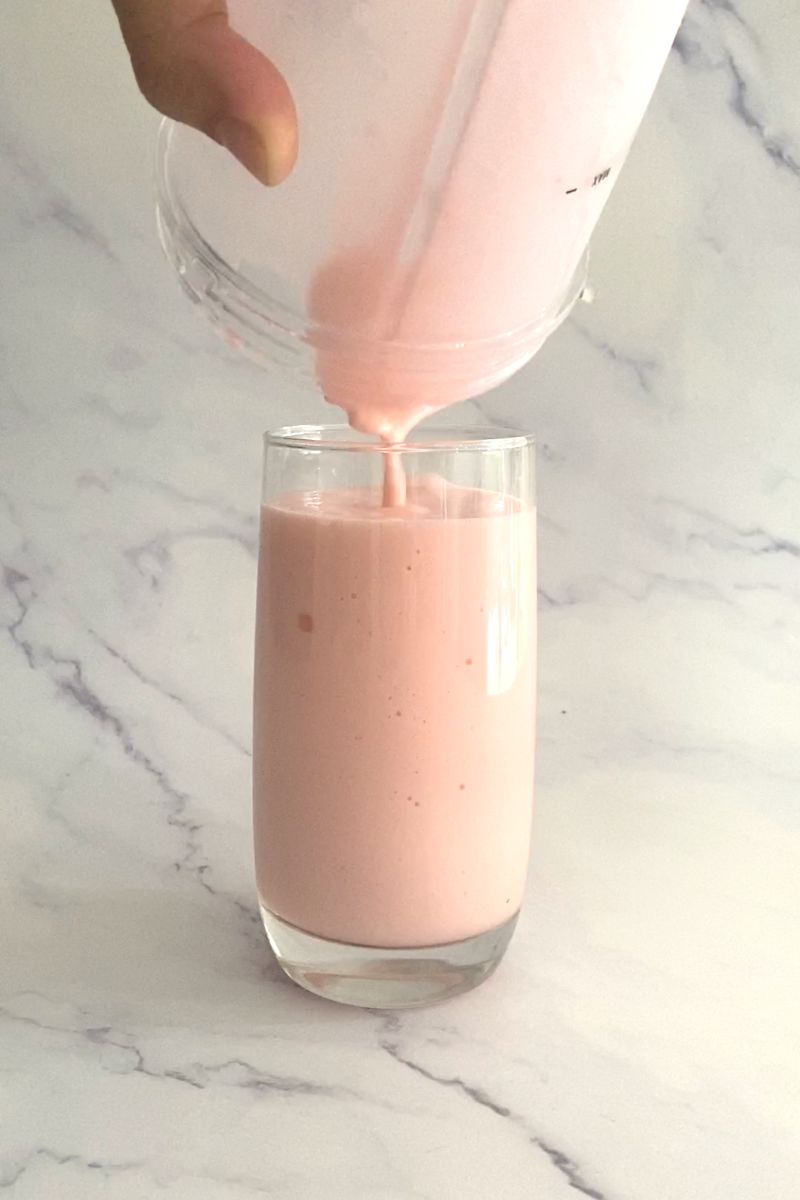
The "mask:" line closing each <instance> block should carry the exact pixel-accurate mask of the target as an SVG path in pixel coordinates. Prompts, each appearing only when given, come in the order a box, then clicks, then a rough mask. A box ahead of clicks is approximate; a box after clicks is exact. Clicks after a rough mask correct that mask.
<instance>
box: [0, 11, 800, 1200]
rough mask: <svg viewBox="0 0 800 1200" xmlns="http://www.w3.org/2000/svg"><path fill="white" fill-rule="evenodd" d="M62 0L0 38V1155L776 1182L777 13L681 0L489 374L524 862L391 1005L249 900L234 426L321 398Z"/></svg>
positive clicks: (177, 1196) (789, 107) (1, 1172)
mask: <svg viewBox="0 0 800 1200" xmlns="http://www.w3.org/2000/svg"><path fill="white" fill-rule="evenodd" d="M80 8H81V13H80V16H78V15H77V8H76V6H75V5H67V4H64V5H57V4H53V3H52V0H25V3H24V4H23V3H18V4H11V5H8V4H7V5H6V6H5V9H4V13H3V31H2V37H1V39H0V197H2V199H1V201H0V264H2V277H3V288H2V296H1V297H0V436H1V441H0V564H1V565H2V590H0V684H1V686H0V738H1V739H2V742H1V748H0V805H1V806H2V829H3V836H2V840H1V841H0V864H1V865H0V1008H1V1009H2V1023H1V1024H0V1191H2V1193H3V1194H4V1195H5V1194H8V1195H10V1196H13V1197H14V1200H41V1198H44V1197H46V1198H47V1200H61V1198H63V1197H69V1198H70V1200H71V1198H73V1197H75V1198H80V1200H94V1198H95V1197H110V1198H112V1200H149V1198H150V1197H162V1196H164V1197H169V1198H170V1200H173V1198H174V1200H184V1198H186V1200H189V1198H191V1200H255V1198H256V1197H260V1196H274V1197H281V1198H283V1197H286V1198H287V1200H295V1198H298V1200H306V1198H312V1200H317V1198H319V1200H340V1198H341V1200H361V1198H365V1200H366V1198H369V1200H410V1198H412V1197H414V1198H417V1200H443V1198H444V1200H451V1198H453V1200H456V1198H457V1200H469V1198H473V1197H474V1198H476V1200H477V1198H479V1200H523V1198H524V1200H562V1198H563V1200H568V1198H569V1197H571V1196H573V1195H574V1196H576V1197H577V1196H589V1197H594V1198H595V1200H788V1198H789V1197H791V1196H794V1195H797V1194H798V1189H800V1182H798V1180H800V1130H799V1128H798V1127H799V1126H800V972H799V971H798V948H799V947H800V912H799V910H800V794H799V793H800V682H799V681H800V636H799V635H800V408H798V401H797V395H798V380H800V324H799V323H798V312H800V88H798V84H797V82H796V70H797V48H798V45H800V4H798V2H797V0H714V2H713V3H712V0H705V2H697V0H695V4H694V8H693V9H692V11H691V15H690V17H689V19H688V21H687V23H686V25H685V27H684V30H683V32H682V34H681V37H680V40H679V43H678V48H677V50H676V52H675V53H673V55H672V56H671V59H670V62H669V65H668V68H667V72H666V75H665V77H664V79H663V82H662V86H661V88H660V91H659V93H658V97H657V100H656V102H655V104H654V106H653V108H652V110H651V113H650V115H649V117H648V120H647V123H646V126H645V128H644V130H643V132H642V135H641V138H640V140H639V142H638V144H637V147H636V150H635V153H634V155H633V158H632V160H631V163H630V165H629V167H628V170H627V173H626V175H625V178H624V181H623V182H622V183H621V185H620V187H619V189H618V191H617V193H616V195H615V198H614V200H613V202H612V204H611V207H610V209H609V211H608V213H607V216H606V218H605V221H604V224H603V227H602V232H601V234H600V236H599V237H598V239H597V243H596V252H595V259H594V283H595V286H596V292H597V295H596V300H595V303H594V305H593V306H592V307H591V308H590V307H583V308H582V309H581V311H580V312H579V313H578V314H577V315H576V316H575V318H574V319H573V320H572V321H571V322H570V324H569V325H568V326H567V327H565V328H564V329H563V330H562V331H561V332H560V333H559V334H558V336H557V337H556V338H555V339H554V340H553V341H552V342H551V344H550V345H549V346H548V347H547V348H546V349H545V351H544V352H543V353H542V354H541V356H540V358H539V359H538V361H537V362H535V363H534V364H533V365H532V367H531V368H530V369H528V370H527V371H525V372H524V374H523V375H522V376H521V377H519V378H517V379H516V380H515V381H514V382H513V383H512V384H511V385H509V386H507V387H506V388H504V389H502V390H501V391H500V392H498V393H496V394H494V395H492V396H490V397H488V398H486V399H485V400H484V402H483V403H482V405H481V407H482V408H483V409H484V410H485V412H486V413H488V414H490V415H491V416H492V417H494V418H497V419H506V420H510V421H514V422H525V423H528V424H531V423H532V424H533V425H534V426H535V427H536V428H537V429H538V431H539V434H540V438H541V457H540V498H541V510H542V522H541V528H542V548H541V574H542V596H541V605H542V621H541V664H542V665H541V718H540V754H539V782H538V801H537V817H536V823H535V849H534V859H533V873H532V877H531V883H530V893H529V897H528V905H527V911H526V913H525V916H524V920H523V922H522V925H521V928H520V930H519V933H518V936H517V939H516V942H515V945H514V947H513V950H512V952H511V954H510V956H509V958H508V960H507V962H506V964H505V966H504V967H503V969H502V970H501V972H500V973H499V974H498V976H497V977H496V978H495V979H494V980H493V981H492V982H491V983H490V984H488V985H487V986H486V987H485V988H483V989H482V990H480V991H479V992H477V993H474V994H473V995H471V996H469V997H465V998H463V999H461V1000H459V1001H457V1002H454V1003H451V1004H449V1005H447V1006H445V1007H442V1008H439V1009H434V1010H431V1011H428V1012H422V1013H417V1014H413V1015H405V1016H402V1017H399V1018H394V1017H393V1018H386V1017H384V1016H381V1015H375V1014H370V1013H362V1012H353V1011H346V1010H340V1009H338V1008H336V1007H334V1006H332V1005H328V1004H325V1003H324V1002H321V1001H317V1000H315V999H314V998H312V997H309V996H306V995H304V994H302V993H301V992H299V991H298V990H296V989H295V988H293V987H292V986H291V985H289V984H287V983H285V982H284V981H283V980H282V979H281V978H280V977H279V974H278V972H277V970H276V968H275V966H274V964H273V963H272V962H271V961H270V958H269V955H268V953H267V950H266V947H265V943H264V940H263V938H262V936H261V933H260V930H259V928H258V925H257V921H256V918H255V915H254V911H253V887H252V879H251V861H250V845H249V839H250V832H249V770H250V763H249V742H250V733H249V688H250V669H251V636H252V613H253V599H254V568H255V560H254V553H255V536H256V527H255V512H256V505H257V499H258V488H259V455H260V445H259V436H258V435H259V433H260V431H261V429H262V428H263V427H265V426H267V425H271V424H276V423H278V422H281V421H283V420H285V419H287V418H292V419H305V418H307V419H313V418H315V417H316V416H317V415H318V414H319V412H320V406H319V405H318V404H317V402H316V401H315V400H314V399H313V398H311V397H308V396H303V395H300V394H291V393H290V392H289V391H287V389H286V388H284V387H282V386H280V385H279V384H277V383H276V382H274V381H271V380H268V379H265V378H263V377H262V376H261V374H260V373H259V372H258V371H257V370H256V369H255V368H254V367H252V366H250V365H248V364H246V363H245V362H243V361H240V360H239V359H237V358H235V357H234V356H233V355H232V354H231V352H229V351H228V350H227V349H226V348H225V347H223V346H222V345H221V344H220V343H218V342H217V341H216V339H215V337H214V335H213V334H212V332H210V330H209V329H208V328H206V326H205V324H204V323H203V322H202V321H201V319H200V317H199V316H198V315H197V314H196V313H194V312H192V311H191V310H190V308H189V306H188V305H186V303H185V301H184V300H183V298H182V296H181V295H180V293H179V290H178V288H177V286H176V285H175V283H174V282H173V280H172V279H171V278H170V275H169V272H168V270H167V267H166V265H165V264H164V263H163V262H162V259H161V256H160V252H159V249H158V246H157V242H156V235H155V231H154V227H153V221H152V201H151V180H150V171H151V144H152V137H153V131H154V124H155V122H154V118H153V117H152V115H151V114H150V113H149V112H148V111H147V110H146V108H145V107H144V106H143V105H142V104H140V103H138V101H137V97H136V95H135V92H134V88H133V85H132V83H131V82H130V79H129V77H128V73H127V69H126V64H125V62H124V59H123V57H122V53H121V48H120V45H119V42H118V38H117V35H116V33H115V29H114V26H113V23H112V20H111V17H110V15H109V12H108V11H107V10H108V6H107V5H106V4H103V3H100V2H99V0H96V2H95V3H94V4H92V5H81V6H80ZM463 415H464V414H463V413H462V414H457V416H458V417H459V418H463Z"/></svg>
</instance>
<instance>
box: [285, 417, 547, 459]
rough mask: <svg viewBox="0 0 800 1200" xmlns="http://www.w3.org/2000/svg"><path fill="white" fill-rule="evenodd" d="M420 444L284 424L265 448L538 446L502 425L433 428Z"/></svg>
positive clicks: (342, 428) (388, 450) (344, 428)
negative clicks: (382, 440) (370, 438)
mask: <svg viewBox="0 0 800 1200" xmlns="http://www.w3.org/2000/svg"><path fill="white" fill-rule="evenodd" d="M412 437H414V438H421V439H424V440H420V441H416V440H413V441H407V440H406V441H403V442H391V443H389V442H381V441H375V440H368V439H367V438H366V437H365V438H364V440H363V441H361V440H359V435H358V434H357V432H356V431H355V430H354V429H352V428H351V427H350V426H349V425H346V424H344V423H340V424H334V423H331V424H324V425H313V424H309V425H283V426H281V427H279V428H278V429H272V430H267V432H266V433H265V434H264V447H265V449H267V450H269V449H272V448H280V449H285V450H304V451H312V452H313V451H317V452H322V451H329V452H331V451H332V452H337V453H338V452H342V453H348V454H397V453H400V452H402V453H403V454H436V453H451V454H452V453H458V452H459V451H464V452H467V453H468V452H474V451H482V450H502V451H507V450H525V449H530V448H533V447H534V446H535V445H536V437H535V435H534V434H533V433H530V432H526V431H525V430H522V429H514V428H503V427H502V426H491V425H476V426H466V425H465V426H451V427H449V428H448V427H447V426H436V425H434V426H431V427H430V428H428V427H424V426H423V427H422V428H420V429H417V430H415V431H413V432H412Z"/></svg>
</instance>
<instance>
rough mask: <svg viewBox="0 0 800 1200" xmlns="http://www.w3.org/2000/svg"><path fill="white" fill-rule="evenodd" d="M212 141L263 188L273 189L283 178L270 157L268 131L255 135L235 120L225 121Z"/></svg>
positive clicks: (248, 126)
mask: <svg viewBox="0 0 800 1200" xmlns="http://www.w3.org/2000/svg"><path fill="white" fill-rule="evenodd" d="M214 137H215V139H216V141H218V142H219V143H220V145H221V146H224V147H225V149H226V150H228V151H229V152H230V153H231V154H232V155H233V156H234V158H237V159H238V160H239V162H240V163H241V164H242V166H243V167H246V168H247V170H248V171H249V172H250V174H251V175H255V177H256V179H259V180H260V181H261V182H262V183H265V184H266V185H267V187H274V186H275V185H276V184H277V183H280V182H281V180H282V179H283V178H284V176H285V174H286V173H285V171H280V170H279V169H278V164H277V163H276V161H275V156H274V154H272V153H271V147H270V145H269V142H270V140H271V139H270V137H269V131H268V130H264V131H263V132H262V133H259V131H258V130H257V129H255V128H254V127H253V126H252V125H248V124H246V122H244V121H239V120H237V118H236V117H226V118H225V119H224V120H223V121H220V123H219V124H218V125H217V127H216V129H215V130H214Z"/></svg>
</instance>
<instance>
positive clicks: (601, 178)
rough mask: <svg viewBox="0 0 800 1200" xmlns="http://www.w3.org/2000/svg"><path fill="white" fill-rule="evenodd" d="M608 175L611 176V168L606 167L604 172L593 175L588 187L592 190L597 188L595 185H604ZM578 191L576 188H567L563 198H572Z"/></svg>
mask: <svg viewBox="0 0 800 1200" xmlns="http://www.w3.org/2000/svg"><path fill="white" fill-rule="evenodd" d="M610 174H611V167H606V169H605V171H601V172H600V173H599V174H598V175H595V177H594V179H593V180H592V182H591V183H590V184H589V187H593V188H594V187H597V185H598V184H599V183H605V181H606V180H607V179H608V177H609V175H610ZM578 190H579V189H578V188H576V187H571V188H567V190H566V192H565V193H564V195H565V196H574V195H575V193H576V192H577V191H578Z"/></svg>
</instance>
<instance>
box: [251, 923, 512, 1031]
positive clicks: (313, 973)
mask: <svg viewBox="0 0 800 1200" xmlns="http://www.w3.org/2000/svg"><path fill="white" fill-rule="evenodd" d="M260 911H261V920H262V921H263V923H264V929H265V930H266V932H267V937H268V938H269V943H270V945H271V947H272V949H273V950H274V952H275V956H276V958H277V959H278V962H279V963H280V965H281V967H282V968H283V970H284V971H285V973H286V974H287V975H288V976H289V978H290V979H292V980H294V982H295V983H298V984H299V985H300V987H303V988H305V989H306V990H307V991H309V992H314V994H315V995H317V996H324V997H325V999H326V1000H335V1001H337V1002H338V1003H339V1004H353V1005H356V1006H357V1007H359V1008H421V1007H423V1006H424V1005H426V1004H437V1003H438V1002H439V1001H441V1000H447V999H449V998H450V997H451V996H458V995H459V994H460V993H461V992H468V991H470V990H471V989H472V988H474V987H477V986H478V984H479V983H482V982H483V980H484V979H488V977H489V976H490V975H491V974H492V972H493V971H494V970H495V968H496V967H497V965H498V964H499V962H500V960H501V959H502V957H503V955H504V954H505V952H506V948H507V946H508V943H509V942H510V941H511V935H512V934H513V932H514V926H515V925H516V923H517V917H518V915H519V914H518V913H515V914H514V916H513V917H510V918H509V920H508V921H504V922H503V924H502V925H498V926H497V927H496V928H495V929H489V930H487V931H486V933H479V934H477V935H476V936H475V937H471V938H467V939H466V940H465V941H463V942H451V943H449V944H447V945H444V946H424V947H422V948H420V949H408V950H405V949H401V950H396V949H395V950H382V949H380V948H378V947H375V946H349V945H348V944H347V943H346V942H334V941H329V940H328V939H327V938H322V937H317V936H316V935H315V934H313V933H305V932H304V931H303V930H302V929H297V928H296V927H295V926H294V925H289V924H288V923H287V922H286V921H283V920H281V918H280V917H276V916H275V914H274V913H272V912H270V911H269V909H267V908H264V906H263V905H261V906H260Z"/></svg>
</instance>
